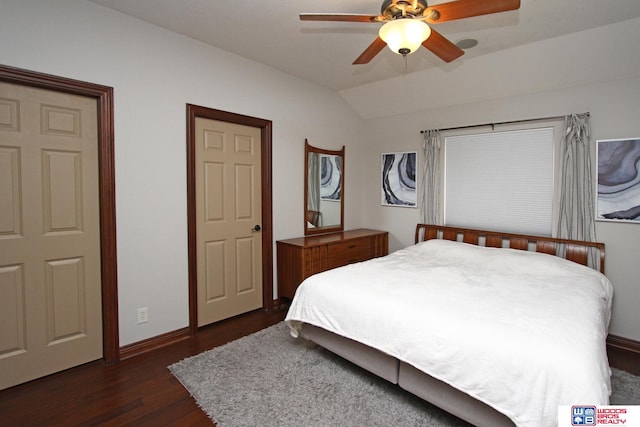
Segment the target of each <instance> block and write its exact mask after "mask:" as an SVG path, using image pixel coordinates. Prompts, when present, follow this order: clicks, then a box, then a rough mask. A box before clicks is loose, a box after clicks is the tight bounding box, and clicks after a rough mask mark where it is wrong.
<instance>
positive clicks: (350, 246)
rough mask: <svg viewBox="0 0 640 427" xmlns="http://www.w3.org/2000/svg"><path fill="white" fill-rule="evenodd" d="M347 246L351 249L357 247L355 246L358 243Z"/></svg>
mask: <svg viewBox="0 0 640 427" xmlns="http://www.w3.org/2000/svg"><path fill="white" fill-rule="evenodd" d="M347 247H348V248H349V249H353V248H357V247H358V245H349V246H347Z"/></svg>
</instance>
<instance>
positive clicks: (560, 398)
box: [285, 224, 613, 427]
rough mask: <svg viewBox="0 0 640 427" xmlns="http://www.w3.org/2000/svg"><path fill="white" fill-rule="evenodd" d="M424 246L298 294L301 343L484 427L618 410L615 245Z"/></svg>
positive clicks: (453, 237) (437, 235) (456, 235)
mask: <svg viewBox="0 0 640 427" xmlns="http://www.w3.org/2000/svg"><path fill="white" fill-rule="evenodd" d="M415 236H416V237H415V242H416V244H415V245H412V246H410V247H408V248H405V249H402V250H399V251H396V252H394V253H392V254H390V255H388V256H386V257H381V258H376V259H373V260H370V261H365V262H361V263H356V264H351V265H348V266H344V267H340V268H337V269H333V270H328V271H325V272H322V273H319V274H316V275H314V276H311V277H309V278H307V279H306V280H305V281H304V282H303V283H302V284H301V285H300V287H299V288H298V290H297V292H296V295H295V297H294V299H293V300H292V302H291V306H290V308H289V311H288V313H287V317H286V318H285V322H286V323H287V324H288V325H289V327H290V330H291V333H292V335H294V336H303V337H305V338H307V339H310V340H312V341H315V342H316V343H318V344H319V345H321V346H323V347H325V348H327V349H328V350H330V351H332V352H334V353H336V354H338V355H340V356H342V357H344V358H345V359H347V360H350V361H351V362H353V363H355V364H357V365H359V366H361V367H363V368H365V369H367V370H369V371H371V372H373V373H375V374H376V375H378V376H380V377H382V378H384V379H386V380H388V381H390V382H392V383H395V384H398V385H399V386H400V387H401V388H403V389H405V390H407V391H409V392H411V393H413V394H415V395H417V396H418V397H420V398H422V399H424V400H427V401H429V402H431V403H433V404H435V405H437V406H439V407H441V408H443V409H445V410H446V411H448V412H450V413H452V414H454V415H456V416H458V417H459V418H461V419H464V420H466V421H468V422H470V423H472V424H474V425H478V426H503V425H504V426H507V425H514V424H515V425H518V426H535V427H539V426H551V425H556V424H557V409H558V406H559V405H575V404H595V405H606V404H608V403H609V395H610V393H611V386H610V375H611V372H610V369H609V365H608V362H607V356H606V336H607V329H608V325H609V320H610V316H611V300H612V294H613V288H612V285H611V283H610V282H609V280H608V279H607V278H606V277H605V276H604V244H602V243H596V242H581V241H571V240H563V239H553V238H547V237H536V236H528V235H521V234H512V233H499V232H492V231H483V230H475V229H469V228H457V227H447V226H436V225H429V224H418V225H417V227H416V234H415Z"/></svg>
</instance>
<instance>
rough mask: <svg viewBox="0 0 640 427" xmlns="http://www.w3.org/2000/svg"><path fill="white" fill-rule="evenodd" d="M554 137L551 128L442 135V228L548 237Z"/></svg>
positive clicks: (551, 206) (550, 216) (550, 227)
mask: <svg viewBox="0 0 640 427" xmlns="http://www.w3.org/2000/svg"><path fill="white" fill-rule="evenodd" d="M529 126H531V125H529ZM476 132H477V131H476ZM554 134H556V135H557V132H554V126H553V125H551V126H549V127H539V128H535V129H520V130H510V131H504V132H487V133H475V134H468V135H452V136H446V137H445V138H444V141H445V154H444V156H445V161H444V165H445V166H444V190H445V191H444V220H445V224H447V225H456V226H465V227H470V228H482V229H494V230H501V231H505V232H514V233H515V232H517V233H528V234H539V235H547V236H550V235H551V231H552V218H553V179H554V161H553V159H554Z"/></svg>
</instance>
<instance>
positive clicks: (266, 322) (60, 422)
mask: <svg viewBox="0 0 640 427" xmlns="http://www.w3.org/2000/svg"><path fill="white" fill-rule="evenodd" d="M285 314H286V312H285V311H277V312H269V313H267V312H264V311H262V310H258V311H254V312H251V313H248V314H245V315H242V316H239V317H236V318H233V319H228V320H224V321H222V322H219V323H217V324H215V325H211V326H207V327H204V328H201V329H200V331H199V332H198V334H197V335H196V336H195V337H192V338H190V339H188V340H184V341H181V342H179V343H176V344H172V345H170V346H167V347H164V348H161V349H158V350H154V351H152V352H149V353H146V354H144V355H141V356H137V357H133V358H131V359H128V360H125V361H122V362H120V363H117V364H113V365H106V364H104V363H103V362H102V361H97V362H92V363H88V364H86V365H82V366H78V367H76V368H73V369H69V370H67V371H64V372H61V373H58V374H54V375H50V376H48V377H45V378H42V379H39V380H35V381H31V382H29V383H26V384H22V385H19V386H16V387H13V388H10V389H8V390H3V391H0V426H38V427H40V426H136V427H140V426H154V427H155V426H211V425H212V423H211V421H210V420H209V419H208V418H207V416H206V415H205V414H204V412H202V411H201V410H200V408H198V406H197V405H196V404H195V401H194V400H193V399H192V398H191V396H190V395H189V393H188V392H187V391H186V390H185V389H184V388H183V387H182V385H181V384H180V383H179V382H178V381H177V380H176V379H175V377H174V376H173V375H171V373H170V372H169V370H168V369H167V366H169V365H170V364H172V363H174V362H177V361H179V360H181V359H184V358H185V357H189V356H192V355H195V354H198V353H201V352H202V351H205V350H209V349H211V348H213V347H217V346H220V345H222V344H225V343H227V342H229V341H233V340H235V339H237V338H240V337H243V336H245V335H249V334H252V333H254V332H257V331H259V330H261V329H264V328H266V327H268V326H271V325H273V324H276V323H278V322H279V321H281V320H283V319H284V316H285Z"/></svg>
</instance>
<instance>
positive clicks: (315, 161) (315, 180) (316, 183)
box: [307, 153, 320, 211]
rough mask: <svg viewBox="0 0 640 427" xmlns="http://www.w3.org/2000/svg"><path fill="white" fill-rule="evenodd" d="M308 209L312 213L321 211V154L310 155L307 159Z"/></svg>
mask: <svg viewBox="0 0 640 427" xmlns="http://www.w3.org/2000/svg"><path fill="white" fill-rule="evenodd" d="M307 162H308V164H307V171H308V174H309V176H308V177H307V180H308V185H309V187H308V188H307V209H308V210H310V211H320V154H319V153H309V158H308V159H307Z"/></svg>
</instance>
